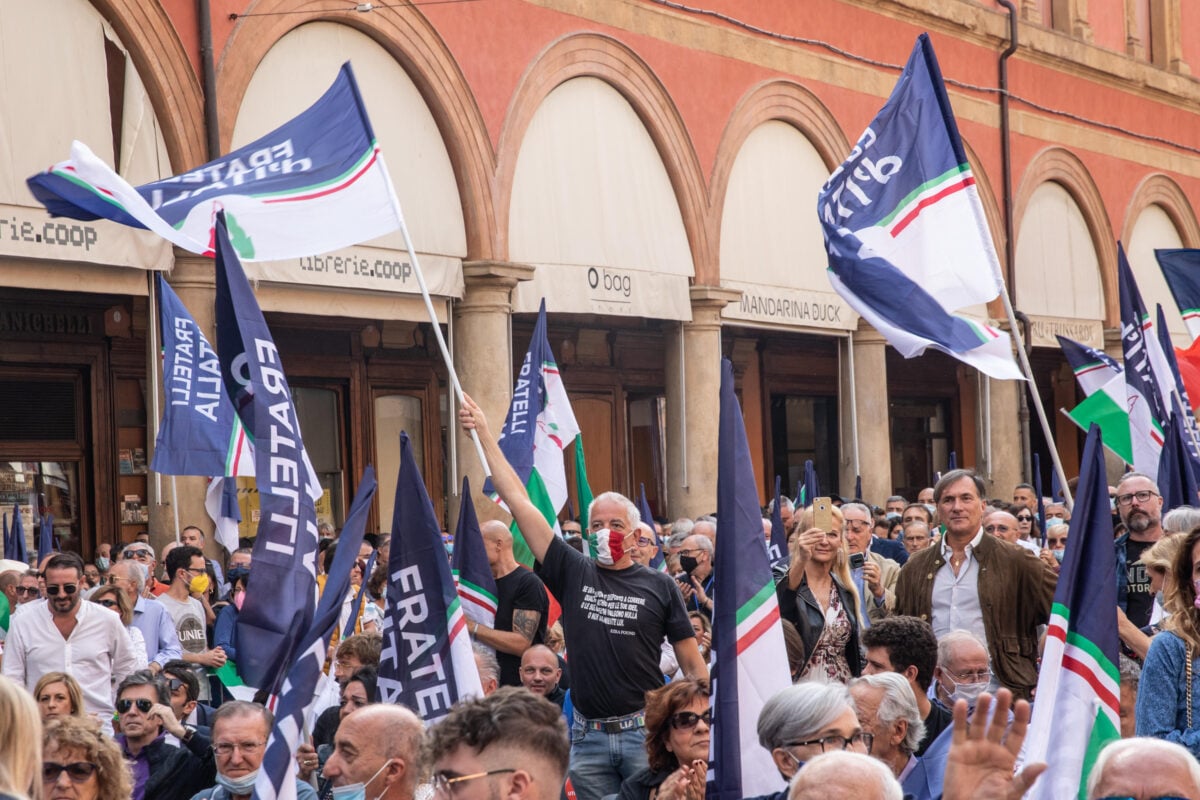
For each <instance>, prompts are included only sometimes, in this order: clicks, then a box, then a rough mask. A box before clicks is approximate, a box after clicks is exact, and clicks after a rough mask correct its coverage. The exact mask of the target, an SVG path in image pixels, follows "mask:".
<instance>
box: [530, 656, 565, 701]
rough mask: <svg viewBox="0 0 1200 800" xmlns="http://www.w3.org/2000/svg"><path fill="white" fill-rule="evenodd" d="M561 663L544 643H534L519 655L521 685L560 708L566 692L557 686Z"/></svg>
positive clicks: (560, 678)
mask: <svg viewBox="0 0 1200 800" xmlns="http://www.w3.org/2000/svg"><path fill="white" fill-rule="evenodd" d="M561 680H562V664H561V663H560V662H559V660H558V656H557V655H556V654H555V652H554V651H553V650H551V649H550V648H549V647H546V645H544V644H535V645H533V646H532V647H530V648H529V649H528V650H526V651H525V655H523V656H521V685H522V686H524V687H525V688H526V689H528V690H529V691H531V692H533V693H534V694H539V695H541V696H542V697H544V698H546V699H547V700H549V701H550V702H552V703H557V704H558V707H559V708H562V704H563V700H564V699H566V696H567V693H566V691H564V690H563V688H562V687H561V686H559V685H558V684H559V681H561Z"/></svg>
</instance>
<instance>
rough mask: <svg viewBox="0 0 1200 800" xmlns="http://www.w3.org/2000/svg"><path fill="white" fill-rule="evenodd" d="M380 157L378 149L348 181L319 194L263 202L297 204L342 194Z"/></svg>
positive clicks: (312, 193) (311, 193) (277, 198)
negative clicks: (301, 201) (297, 202)
mask: <svg viewBox="0 0 1200 800" xmlns="http://www.w3.org/2000/svg"><path fill="white" fill-rule="evenodd" d="M378 156H379V150H378V149H376V150H374V151H373V152H372V153H371V159H370V160H369V161H368V162H367V163H366V164H364V165H363V167H362V169H360V170H359V171H358V172H356V173H354V174H353V175H351V176H350V178H349V179H347V180H346V181H345V182H343V183H339V184H338V185H337V186H331V187H329V188H328V189H322V190H321V191H319V192H309V193H308V194H301V195H295V196H291V197H276V198H273V199H271V200H263V202H264V203H295V202H296V201H298V200H313V199H315V198H318V197H324V196H325V195H328V194H335V193H337V192H340V191H342V190H343V189H345V188H347V187H348V186H350V185H351V184H353V183H354V182H355V181H357V180H358V179H359V178H361V177H362V176H363V175H366V174H367V171H368V170H369V169H371V165H372V164H374V163H375V159H376V158H377V157H378Z"/></svg>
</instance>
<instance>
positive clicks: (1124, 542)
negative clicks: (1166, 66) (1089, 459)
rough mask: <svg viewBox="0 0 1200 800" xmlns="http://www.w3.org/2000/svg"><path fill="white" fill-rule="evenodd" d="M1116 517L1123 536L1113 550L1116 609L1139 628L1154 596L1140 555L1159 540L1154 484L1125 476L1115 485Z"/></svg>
mask: <svg viewBox="0 0 1200 800" xmlns="http://www.w3.org/2000/svg"><path fill="white" fill-rule="evenodd" d="M1116 504H1117V513H1118V514H1120V515H1121V522H1124V523H1125V528H1126V532H1125V533H1123V534H1121V537H1120V538H1118V539H1117V541H1116V542H1115V546H1116V548H1117V605H1118V606H1120V607H1121V610H1122V611H1124V612H1125V616H1127V617H1129V621H1130V622H1132V623H1133V624H1134V625H1136V626H1137V627H1139V628H1144V627H1146V626H1147V625H1149V624H1150V612H1151V610H1152V609H1153V608H1154V592H1153V591H1152V590H1151V589H1150V572H1149V571H1148V570H1147V569H1146V565H1145V564H1143V563H1142V553H1143V552H1145V551H1146V550H1148V549H1150V546H1151V545H1153V544H1154V543H1155V542H1157V541H1158V540H1159V539H1161V538H1162V535H1163V529H1162V507H1163V501H1162V494H1160V493H1159V491H1158V484H1157V483H1155V482H1154V481H1153V480H1152V479H1151V478H1150V477H1149V476H1147V475H1144V474H1142V473H1140V472H1127V473H1125V474H1124V475H1123V476H1122V477H1121V481H1120V483H1118V484H1117V497H1116Z"/></svg>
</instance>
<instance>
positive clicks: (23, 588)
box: [17, 586, 38, 597]
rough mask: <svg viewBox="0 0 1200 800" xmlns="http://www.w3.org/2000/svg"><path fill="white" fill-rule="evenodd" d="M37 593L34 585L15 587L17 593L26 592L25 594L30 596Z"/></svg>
mask: <svg viewBox="0 0 1200 800" xmlns="http://www.w3.org/2000/svg"><path fill="white" fill-rule="evenodd" d="M37 593H38V589H37V587H36V586H18V587H17V594H27V595H30V596H31V597H36V596H37Z"/></svg>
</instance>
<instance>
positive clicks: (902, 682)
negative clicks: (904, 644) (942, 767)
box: [850, 672, 942, 798]
mask: <svg viewBox="0 0 1200 800" xmlns="http://www.w3.org/2000/svg"><path fill="white" fill-rule="evenodd" d="M850 696H851V697H853V698H854V708H855V709H856V710H857V711H858V721H859V723H860V724H861V725H862V726H863V730H865V731H870V732H871V734H873V736H874V738H873V740H872V742H871V755H872V756H874V757H875V758H877V759H879V760H880V761H882V762H883V763H884V764H885V765H887V767H888V769H889V770H891V773H892V775H894V776H895V778H896V780H898V781H899V782H900V783H901V785H902V786H903V787H904V792H905V793H906V794H909V795H912V796H914V797H917V798H922V797H936V796H937V795H938V794H940V793H941V792H940V787H941V783H942V780H941V778H942V776H941V775H938V776H936V785H931V778H934V777H935V776H931V775H926V774H925V769H924V767H923V766H922V764H921V761H920V759H918V758H917V756H916V750H917V747H918V746H919V745H920V744H921V739H922V738H924V736H925V723H924V722H923V721H922V720H921V709H920V708H919V707H918V706H917V698H916V695H914V694H913V690H912V687H911V686H910V685H909V683H908V680H907V679H906V678H905V677H904V676H903V675H900V674H898V673H895V672H880V673H877V674H874V675H864V676H863V677H861V678H856V679H854V680H853V681H851V682H850Z"/></svg>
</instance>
